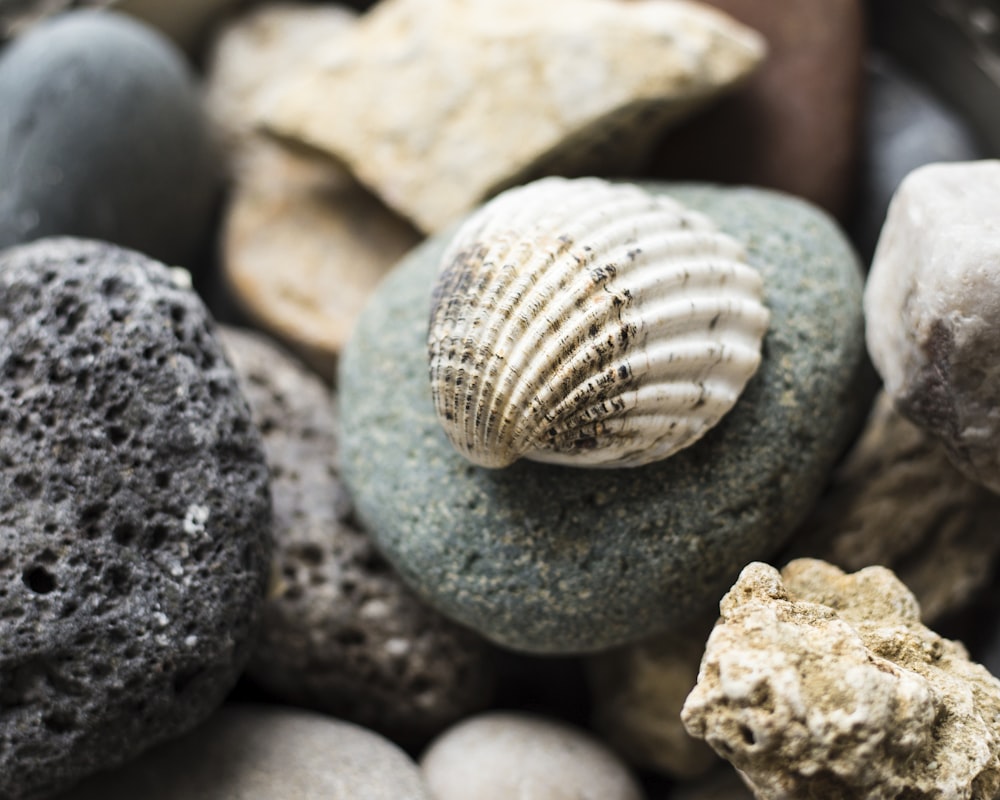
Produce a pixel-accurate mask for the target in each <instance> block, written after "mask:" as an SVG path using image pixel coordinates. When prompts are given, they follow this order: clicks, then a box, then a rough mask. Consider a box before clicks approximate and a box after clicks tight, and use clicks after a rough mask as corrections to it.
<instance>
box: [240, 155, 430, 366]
mask: <svg viewBox="0 0 1000 800" xmlns="http://www.w3.org/2000/svg"><path fill="white" fill-rule="evenodd" d="M419 240H420V235H419V234H418V233H417V232H416V231H415V230H413V228H412V227H410V225H408V224H407V223H406V222H404V221H403V220H401V219H400V218H399V217H397V216H396V215H395V214H393V213H392V212H391V211H389V210H388V209H387V208H386V207H385V206H383V205H382V204H381V203H380V202H379V201H378V200H377V199H376V198H375V197H373V196H372V195H371V194H369V193H368V192H367V191H365V190H364V189H363V188H362V187H360V186H358V184H356V183H355V182H354V181H353V180H352V179H351V178H350V177H349V176H347V175H346V174H345V173H343V172H342V171H341V170H339V169H337V168H336V167H333V166H331V165H329V164H327V163H325V162H320V161H316V160H315V159H310V158H307V157H304V156H300V155H296V154H293V153H289V152H287V151H286V150H284V148H281V147H279V146H276V145H273V144H271V143H268V142H258V143H257V144H256V146H255V147H254V152H253V154H252V155H250V156H247V157H245V158H244V159H243V160H242V165H241V177H240V179H239V180H238V181H237V183H236V185H235V187H234V188H233V192H232V196H231V198H230V204H229V207H228V209H227V211H226V218H225V221H224V226H223V243H222V269H223V273H224V277H225V281H226V285H227V287H228V288H229V290H230V291H231V292H232V294H233V296H234V297H235V299H236V300H237V301H238V303H239V305H240V306H241V307H242V308H243V310H244V311H245V312H246V313H247V314H248V316H249V317H250V318H251V319H253V321H254V322H255V323H256V324H258V325H260V326H261V327H262V328H265V329H266V330H268V331H270V332H271V333H273V334H274V335H275V336H277V337H278V338H280V339H282V340H283V341H284V342H285V343H286V344H288V346H289V347H291V348H292V349H294V350H295V351H296V352H297V353H298V354H299V355H300V356H301V357H302V358H303V359H305V360H306V361H307V362H308V363H309V364H310V365H311V366H312V367H313V368H314V369H316V371H317V372H319V373H320V374H321V375H322V376H323V377H324V378H325V379H326V380H327V381H332V380H333V375H334V370H335V364H336V359H337V355H338V353H339V352H340V349H341V347H342V346H343V345H344V343H345V342H346V341H347V338H348V336H349V335H350V333H351V330H352V329H353V327H354V322H355V320H356V318H357V316H358V314H360V313H361V309H362V307H363V306H364V304H365V301H366V300H367V299H368V295H369V293H370V292H371V291H372V290H373V289H374V288H375V286H376V284H377V283H378V282H379V281H380V280H381V278H382V276H383V275H384V274H385V273H386V272H387V271H388V270H389V268H390V267H391V266H392V265H393V264H395V263H396V261H398V260H399V258H401V257H402V256H403V254H404V253H406V252H407V251H408V250H409V249H410V248H411V247H413V246H414V245H415V244H416V243H417V242H418V241H419Z"/></svg>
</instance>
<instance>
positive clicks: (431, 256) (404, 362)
mask: <svg viewBox="0 0 1000 800" xmlns="http://www.w3.org/2000/svg"><path fill="white" fill-rule="evenodd" d="M663 188H667V187H663ZM669 188H670V191H671V193H672V194H674V195H676V196H677V197H678V198H680V199H681V200H682V201H684V202H686V203H689V204H690V205H692V206H693V207H695V208H697V209H699V210H702V211H704V212H706V213H708V214H709V215H711V216H713V217H714V218H715V219H716V220H718V221H719V223H720V225H721V226H722V227H723V229H724V230H726V231H728V232H729V233H731V234H732V235H734V236H736V237H737V238H739V239H742V240H743V241H744V243H745V244H746V245H747V248H748V252H749V258H750V261H751V263H753V264H755V265H758V266H759V267H760V268H761V270H762V273H763V276H764V295H765V297H764V300H765V303H766V304H767V305H768V306H769V308H770V311H771V328H770V330H769V332H768V334H767V336H766V338H765V340H764V345H763V353H764V356H763V363H762V365H761V367H760V370H759V371H758V373H757V374H756V375H755V376H754V378H753V379H752V380H751V381H750V383H749V384H748V385H747V388H746V390H745V392H744V393H743V395H742V396H741V398H740V400H739V402H738V403H737V404H736V406H735V408H734V409H733V410H732V411H731V412H730V413H729V414H728V415H727V416H726V417H725V418H723V420H722V421H721V422H720V423H719V425H718V426H717V427H716V428H714V429H713V430H712V431H710V432H709V433H708V435H706V436H705V438H703V439H702V440H700V441H699V442H698V443H697V444H695V445H694V446H693V447H690V448H688V449H687V450H684V451H682V452H681V453H678V454H677V455H675V456H673V457H672V458H669V459H667V460H666V461H663V462H660V463H657V464H652V465H649V466H647V467H641V468H637V469H627V470H574V469H572V468H565V467H563V468H560V467H554V466H551V465H544V464H533V463H523V464H515V465H514V466H512V467H510V468H508V469H505V470H500V471H490V470H486V469H481V468H477V467H475V466H473V465H472V464H470V463H469V462H467V461H465V460H464V459H463V458H462V457H461V456H459V455H458V454H457V453H456V452H455V451H454V450H453V448H452V447H451V445H450V444H449V442H448V440H447V438H446V437H445V435H444V433H443V431H442V430H441V429H440V427H439V425H438V422H437V419H436V417H435V415H434V411H433V408H432V405H431V401H430V388H429V381H428V378H427V363H426V359H427V356H426V346H425V340H426V334H427V322H428V316H429V308H430V291H431V284H432V281H433V278H434V275H435V271H436V269H437V261H438V259H439V257H440V254H441V251H442V249H443V248H444V246H445V244H446V241H447V237H437V238H435V239H432V240H431V241H429V242H428V243H425V244H424V245H421V246H420V247H419V248H418V249H417V250H415V251H414V252H413V253H412V254H411V255H410V256H409V257H407V259H406V260H405V261H404V262H403V263H402V264H401V265H400V266H399V267H398V268H397V269H396V270H395V272H394V273H393V274H391V275H390V277H389V278H388V279H387V280H386V281H385V282H384V283H383V284H382V286H381V287H380V289H379V290H377V293H376V295H375V297H374V299H373V301H372V302H371V303H370V304H369V306H368V308H367V310H366V311H365V312H364V314H363V315H362V319H361V321H360V323H359V326H358V327H357V328H356V330H355V335H354V337H353V339H352V340H351V342H350V344H349V345H348V347H347V349H346V350H345V353H344V357H343V361H342V364H341V371H340V387H341V409H342V421H343V431H344V433H343V438H342V448H343V452H344V458H343V469H344V476H345V479H346V480H347V483H348V486H349V488H350V490H351V492H352V496H353V497H354V499H355V503H356V505H357V507H358V510H359V514H360V516H361V518H362V519H363V520H364V521H365V523H366V526H367V528H368V530H370V531H371V532H372V534H373V535H374V536H375V537H376V539H377V540H378V543H379V544H380V546H381V547H382V549H383V550H384V551H385V553H386V554H387V555H388V556H389V559H390V560H391V561H392V562H393V563H394V565H395V566H396V567H397V569H398V570H399V571H400V573H401V574H402V575H403V577H404V579H406V580H407V581H409V582H410V583H411V584H412V585H413V586H414V587H416V589H417V591H418V592H419V593H420V594H421V595H422V596H423V597H425V598H426V599H427V600H428V601H430V602H431V603H432V604H434V605H436V606H437V607H438V608H439V609H441V610H442V611H444V612H445V613H446V614H448V615H451V616H453V617H455V618H456V619H458V620H459V621H461V622H463V623H465V624H467V625H469V626H471V627H473V628H475V629H477V630H478V631H480V632H481V633H483V634H484V635H486V636H487V637H489V638H491V639H493V640H495V641H498V642H500V643H502V644H504V645H507V646H509V647H512V648H515V649H521V650H526V651H535V652H581V651H592V650H599V649H603V648H606V647H610V646H613V645H615V644H621V643H625V642H627V641H630V640H634V639H637V638H641V637H643V636H647V635H651V634H653V633H656V632H658V631H665V630H668V629H670V628H671V627H676V626H678V625H681V624H682V623H683V622H684V621H685V620H688V619H690V618H692V617H693V616H695V615H698V614H699V613H705V612H707V611H709V609H710V608H711V607H712V606H713V605H714V604H715V603H716V602H718V598H719V597H720V596H721V594H722V592H723V591H724V589H725V586H726V583H727V581H731V580H733V579H734V578H735V576H736V575H737V574H738V572H739V570H740V568H741V567H742V566H743V565H744V564H745V563H746V562H747V561H748V560H750V559H752V558H754V557H755V554H761V553H767V552H771V551H773V550H775V549H776V548H777V547H779V546H780V545H781V543H782V541H783V540H784V539H785V537H786V536H787V535H788V534H789V533H791V531H792V529H793V528H794V527H795V525H796V524H797V523H798V522H799V521H801V519H802V517H803V516H804V515H805V513H807V511H808V510H809V508H810V507H811V506H812V504H813V502H814V501H815V499H816V497H817V495H818V494H819V492H820V490H821V488H822V486H823V483H824V481H825V479H826V475H827V472H828V470H829V468H830V466H831V464H832V462H833V461H834V459H835V458H836V456H837V455H838V453H839V451H840V450H841V448H842V447H843V446H844V444H845V441H846V439H847V438H848V436H849V435H850V434H851V432H852V430H853V429H854V428H855V425H856V421H857V420H858V419H859V418H860V416H861V415H862V414H863V413H864V410H865V409H866V408H867V398H861V397H858V394H857V392H856V390H855V389H854V387H853V381H854V379H855V376H856V375H857V373H858V370H859V365H860V364H861V361H862V357H863V334H862V330H861V309H860V302H861V300H860V298H861V281H860V271H859V268H858V265H857V262H856V259H855V257H854V255H853V253H852V251H851V250H850V247H849V246H848V245H847V243H846V241H845V240H844V238H843V236H842V235H841V234H840V232H839V231H838V229H837V227H836V226H835V225H834V223H833V222H831V221H830V220H829V218H827V217H826V216H825V215H824V214H822V212H819V211H817V210H816V209H814V208H813V207H811V206H809V205H808V204H805V203H803V202H801V201H798V200H794V199H792V198H789V197H787V196H783V195H778V194H775V193H771V192H767V191H764V190H752V189H746V190H725V189H720V188H715V187H699V186H687V187H683V186H673V187H669Z"/></svg>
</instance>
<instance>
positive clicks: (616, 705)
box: [587, 621, 718, 778]
mask: <svg viewBox="0 0 1000 800" xmlns="http://www.w3.org/2000/svg"><path fill="white" fill-rule="evenodd" d="M711 626H712V622H711V621H709V622H707V623H706V624H705V625H703V626H695V627H694V628H692V629H691V630H690V631H685V632H683V633H679V634H677V635H666V636H657V637H654V638H652V639H647V640H645V641H642V642H638V643H636V644H632V645H626V646H625V647H619V648H615V649H614V650H608V651H606V652H604V653H600V654H598V655H595V656H591V657H590V658H589V659H587V678H588V682H589V684H590V689H591V696H592V699H593V727H594V728H595V730H597V732H598V733H599V734H600V735H601V738H602V739H603V740H604V741H606V742H607V743H608V744H610V745H611V746H612V747H613V748H614V749H615V750H616V751H618V753H619V754H620V755H621V756H622V757H623V758H624V759H625V760H626V761H629V762H630V763H632V764H635V765H636V766H640V767H645V768H647V769H652V770H656V771H658V772H663V773H666V774H668V775H672V776H675V777H678V778H692V777H695V776H697V775H701V774H703V773H704V772H705V771H706V770H708V769H709V768H710V767H711V766H712V765H713V764H716V763H718V759H717V758H716V756H715V754H714V753H713V752H712V751H711V749H710V748H709V747H708V746H707V745H706V744H705V743H704V742H702V741H700V740H698V739H695V738H693V737H692V736H691V735H690V734H689V733H688V732H687V731H686V730H685V729H684V725H683V723H682V722H681V707H682V706H683V705H684V700H685V698H686V697H687V696H688V694H689V693H690V692H691V690H692V689H693V688H694V685H695V683H696V681H697V678H698V665H699V663H700V662H701V656H702V653H703V652H704V650H705V640H706V639H707V638H708V632H709V630H710V629H711Z"/></svg>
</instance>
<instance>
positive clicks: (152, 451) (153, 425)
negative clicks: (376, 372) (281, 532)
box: [0, 239, 270, 800]
mask: <svg viewBox="0 0 1000 800" xmlns="http://www.w3.org/2000/svg"><path fill="white" fill-rule="evenodd" d="M182 284H183V281H179V280H178V277H177V274H176V273H172V272H171V271H170V270H168V269H166V268H165V267H164V266H163V265H161V264H157V263H156V262H154V261H151V260H150V259H148V258H146V257H145V256H142V255H140V254H138V253H135V252H132V251H128V250H123V249H120V248H117V247H114V246H111V245H107V244H103V243H97V242H86V241H82V240H74V239H49V240H43V241H40V242H37V243H34V244H31V245H24V246H21V247H17V248H11V249H9V250H6V251H4V252H3V253H0V797H2V798H5V800H13V799H16V798H26V797H35V796H43V795H45V794H50V793H52V792H54V791H56V790H58V789H59V788H61V787H64V786H66V785H68V784H71V783H72V782H73V781H75V780H76V779H78V778H80V777H82V776H83V775H86V774H89V773H91V772H94V771H96V770H98V769H102V768H105V767H109V766H112V765H114V764H117V763H120V762H121V761H124V760H125V759H127V758H129V757H131V756H133V755H135V754H137V753H138V752H140V751H141V750H143V749H145V748H146V747H148V746H150V745H152V744H154V743H156V742H159V741H161V740H164V739H167V738H170V737H173V736H176V735H178V734H180V733H181V732H183V731H185V730H187V729H188V728H190V727H192V726H193V725H195V724H196V723H198V722H200V721H201V720H202V719H204V718H205V717H206V716H207V715H208V714H209V713H210V712H211V711H212V710H213V709H214V708H215V707H217V706H218V704H219V703H221V702H222V699H223V697H224V695H225V694H226V692H227V691H228V690H229V689H230V688H231V687H232V685H233V683H234V682H235V680H236V678H237V676H238V674H239V672H240V670H241V669H242V666H243V664H244V662H245V660H246V658H247V657H248V655H249V640H250V637H251V635H252V633H253V630H254V628H255V626H256V622H257V619H258V616H259V607H260V603H261V600H262V599H263V594H264V590H265V584H266V576H267V571H268V559H269V553H270V496H269V493H268V483H267V481H268V475H267V468H266V464H265V460H264V454H263V451H262V447H261V443H260V438H259V434H258V433H257V430H256V428H254V426H253V424H252V422H251V417H250V411H249V408H248V406H247V402H246V400H245V399H244V397H243V395H242V394H241V392H240V389H239V386H238V383H237V379H236V376H235V374H234V372H233V370H232V368H231V367H230V365H229V363H228V362H227V361H226V358H225V356H224V354H223V352H222V350H221V347H220V345H219V343H218V341H217V340H216V338H215V335H214V332H213V327H214V325H213V323H212V321H211V318H210V317H209V316H208V313H207V311H206V310H205V308H204V306H203V305H202V303H201V301H200V300H199V299H198V297H197V296H196V295H195V294H194V293H193V292H192V291H191V290H190V289H189V288H185V287H184V286H183V285H182Z"/></svg>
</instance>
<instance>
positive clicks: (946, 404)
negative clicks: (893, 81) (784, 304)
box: [865, 160, 1000, 492]
mask: <svg viewBox="0 0 1000 800" xmlns="http://www.w3.org/2000/svg"><path fill="white" fill-rule="evenodd" d="M998 215H1000V161H993V160H990V161H971V162H959V163H954V164H930V165H928V166H925V167H921V168H919V169H917V170H914V171H913V172H911V173H910V174H909V175H908V176H907V177H906V178H905V179H904V180H903V182H902V183H901V184H900V186H899V189H898V190H897V192H896V194H895V196H894V197H893V199H892V203H891V204H890V206H889V214H888V217H887V218H886V222H885V226H884V227H883V228H882V233H881V235H880V237H879V242H878V246H877V248H876V250H875V258H874V260H873V261H872V268H871V274H870V276H869V278H868V283H867V284H866V286H865V333H866V337H867V341H868V351H869V352H870V353H871V357H872V362H873V363H874V364H875V367H876V369H877V370H878V371H879V373H880V374H881V375H882V379H883V381H884V382H885V390H886V392H887V393H888V394H889V396H890V397H891V398H892V400H893V402H894V403H895V404H896V407H897V408H898V409H899V410H900V411H901V412H902V413H903V414H904V415H905V416H906V417H908V418H909V419H911V420H912V421H913V422H915V423H916V424H918V425H919V426H920V427H922V428H924V429H925V430H927V431H928V432H929V433H931V434H932V435H934V436H936V437H937V438H939V439H940V440H941V441H942V442H944V445H945V447H946V448H947V450H948V454H949V456H950V457H951V459H952V462H953V463H954V464H955V466H957V467H958V468H959V469H960V470H962V472H964V473H965V474H966V475H968V476H969V477H970V478H972V479H973V480H976V481H978V482H979V483H982V484H983V485H984V486H986V487H987V488H989V489H991V490H992V491H994V492H1000V412H998V408H1000V227H998V226H997V225H996V224H995V222H994V220H995V219H996V218H997V216H998Z"/></svg>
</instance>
